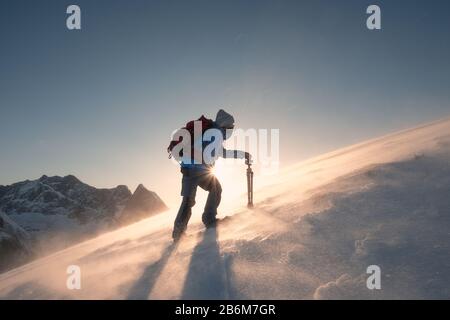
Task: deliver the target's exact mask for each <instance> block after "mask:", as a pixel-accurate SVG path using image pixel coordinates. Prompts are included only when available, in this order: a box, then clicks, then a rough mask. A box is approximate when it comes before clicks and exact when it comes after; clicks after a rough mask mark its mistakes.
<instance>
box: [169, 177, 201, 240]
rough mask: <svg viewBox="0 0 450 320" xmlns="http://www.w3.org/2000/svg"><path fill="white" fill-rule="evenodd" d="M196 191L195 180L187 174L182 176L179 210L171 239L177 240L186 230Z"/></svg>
mask: <svg viewBox="0 0 450 320" xmlns="http://www.w3.org/2000/svg"><path fill="white" fill-rule="evenodd" d="M196 191H197V179H196V178H195V177H190V176H189V174H183V180H182V187H181V195H182V196H183V200H182V201H181V205H180V209H179V210H178V214H177V217H176V218H175V223H174V226H173V233H172V237H173V238H174V239H178V238H179V237H180V236H181V235H182V234H183V233H184V231H185V230H186V228H187V224H188V222H189V219H190V218H191V214H192V207H193V206H194V205H195V194H196Z"/></svg>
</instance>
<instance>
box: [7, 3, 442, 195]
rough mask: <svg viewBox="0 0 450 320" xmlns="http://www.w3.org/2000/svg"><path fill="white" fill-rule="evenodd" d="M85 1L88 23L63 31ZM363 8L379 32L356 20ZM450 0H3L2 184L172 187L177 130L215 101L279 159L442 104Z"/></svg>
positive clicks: (425, 115)
mask: <svg viewBox="0 0 450 320" xmlns="http://www.w3.org/2000/svg"><path fill="white" fill-rule="evenodd" d="M69 4H78V5H79V6H80V7H81V10H82V30H81V31H68V30H67V29H66V25H65V20H66V17H67V15H66V13H65V11H66V7H67V6H68V5H69ZM370 4H378V5H379V6H380V7H381V9H382V28H383V29H382V30H381V31H369V30H367V29H366V27H365V20H366V17H367V15H366V14H365V10H366V8H367V6H368V5H370ZM449 12H450V2H449V1H445V0H442V1H440V0H433V1H425V0H423V1H414V0H408V1H407V0H396V1H362V0H358V1H357V0H346V1H335V0H329V1H320V0H319V1H318V0H309V1H300V0H293V1H275V0H270V1H266V0H239V1H238V0H227V1H224V0H222V1H217V0H208V1H207V0H203V1H198V0H180V1H169V0H161V1H156V0H149V1H140V0H133V1H125V0H121V1H115V0H108V1H102V0H95V1H81V0H76V1H62V0H58V1H57V0H55V1H42V0H40V1H31V0H30V1H21V0H14V1H2V2H1V4H0V40H1V43H0V58H1V59H0V150H1V151H0V152H1V153H0V154H1V155H0V184H9V183H13V182H16V181H19V180H23V179H36V178H38V177H39V176H41V175H42V174H47V175H53V174H59V175H66V174H75V175H76V176H78V177H79V178H80V179H82V180H83V181H85V182H87V183H89V184H92V185H95V186H98V187H113V186H115V185H117V184H127V185H128V186H130V188H132V189H133V188H134V187H136V185H137V184H138V183H141V182H142V183H144V184H145V185H146V186H147V187H149V188H150V189H152V190H155V191H157V192H158V193H159V194H161V195H162V196H163V198H166V199H167V198H171V197H177V196H178V192H179V178H180V177H179V173H178V170H177V168H176V167H175V166H174V165H173V164H172V163H171V162H170V161H169V160H167V154H166V151H165V148H166V145H167V143H168V140H169V136H170V133H171V132H172V130H174V129H176V128H177V127H179V126H181V125H182V124H183V123H185V122H186V121H188V120H191V119H193V118H196V117H198V116H200V115H201V114H205V115H207V116H210V117H213V116H214V114H215V112H216V111H217V109H218V107H223V108H225V109H226V110H228V111H230V112H231V113H233V114H234V116H235V118H236V120H237V126H239V127H243V128H249V127H252V128H279V129H280V139H281V162H282V165H286V164H291V163H294V162H297V161H300V160H303V159H305V158H307V157H310V156H313V155H317V154H320V153H323V152H326V151H330V150H333V149H335V148H338V147H342V146H346V145H348V144H351V143H355V142H359V141H362V140H365V139H368V138H371V137H375V136H378V135H381V134H385V133H388V132H391V131H396V130H398V129H404V128H407V127H410V126H414V125H417V124H419V123H422V122H427V121H431V120H434V119H439V118H442V117H446V116H450V90H449V88H450V62H449V57H450V37H449V35H450V19H449V18H448V14H449Z"/></svg>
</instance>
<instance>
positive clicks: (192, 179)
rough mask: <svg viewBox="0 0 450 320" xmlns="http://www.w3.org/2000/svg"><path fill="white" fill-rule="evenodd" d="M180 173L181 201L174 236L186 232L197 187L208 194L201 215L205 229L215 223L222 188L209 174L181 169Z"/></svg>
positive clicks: (214, 177)
mask: <svg viewBox="0 0 450 320" xmlns="http://www.w3.org/2000/svg"><path fill="white" fill-rule="evenodd" d="M182 172H183V180H182V186H181V196H182V197H183V200H182V202H181V205H180V209H179V210H178V214H177V217H176V219H175V223H174V236H175V235H178V234H180V233H182V232H184V230H186V227H187V224H188V222H189V219H190V218H191V214H192V207H193V206H194V205H195V195H196V193H197V187H200V188H202V189H204V190H206V191H208V192H209V194H208V199H207V200H206V205H205V209H204V211H203V215H202V221H203V223H204V224H205V226H206V227H208V226H210V225H212V224H213V223H215V222H216V215H217V207H218V206H219V204H220V199H221V195H222V187H221V185H220V183H219V180H217V178H216V176H214V175H213V174H211V173H210V172H208V171H198V170H192V169H183V170H182Z"/></svg>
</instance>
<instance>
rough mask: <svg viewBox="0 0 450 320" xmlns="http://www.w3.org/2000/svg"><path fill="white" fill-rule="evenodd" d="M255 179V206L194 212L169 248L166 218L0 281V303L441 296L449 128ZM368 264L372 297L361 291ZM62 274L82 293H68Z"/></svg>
mask: <svg viewBox="0 0 450 320" xmlns="http://www.w3.org/2000/svg"><path fill="white" fill-rule="evenodd" d="M261 179H262V178H260V179H258V177H256V179H255V187H256V189H255V203H256V204H257V207H256V209H255V210H251V211H248V210H247V209H245V208H243V207H236V208H235V209H234V211H232V214H230V213H228V215H229V217H226V218H225V219H224V220H223V222H222V223H221V224H219V226H218V227H217V229H210V230H207V231H205V232H203V227H202V226H201V224H200V223H199V219H198V216H199V213H200V210H201V204H198V205H197V206H196V207H195V208H196V210H195V211H194V216H195V217H194V218H197V219H194V221H192V222H191V224H190V226H189V229H188V232H189V235H188V236H187V237H186V238H185V239H183V240H182V241H181V242H180V243H179V244H177V245H173V244H172V243H171V240H170V229H171V225H172V221H173V218H174V216H175V214H176V212H175V210H171V211H168V212H165V213H162V214H159V215H156V216H154V217H151V218H148V219H145V220H143V221H140V222H138V223H135V224H133V225H130V226H127V227H125V228H122V229H119V230H117V231H114V232H110V233H106V234H104V235H102V236H100V237H97V238H95V239H92V240H90V241H87V242H84V243H81V244H79V245H76V246H74V247H71V248H68V249H66V250H63V251H60V252H57V253H55V254H53V255H51V256H48V257H46V258H43V259H39V260H36V261H34V262H32V263H30V264H27V265H25V266H22V267H20V268H16V269H14V270H11V271H9V272H7V273H4V274H2V275H0V297H1V298H3V299H60V298H62V299H79V298H83V299H179V298H186V299H227V298H233V299H282V298H286V299H398V298H411V299H432V298H437V299H448V298H450V289H449V288H450V274H449V273H448V270H449V268H450V247H449V246H450V241H449V240H450V231H449V230H450V197H449V194H450V120H443V121H439V122H435V123H432V124H429V125H425V126H422V127H419V128H414V129H411V130H406V131H402V132H399V133H396V134H391V135H388V136H385V137H382V138H379V139H374V140H371V141H368V142H364V143H360V144H357V145H354V146H351V147H348V148H344V149H341V150H338V151H335V152H331V153H328V154H326V155H323V156H320V157H316V158H314V159H311V160H308V161H305V162H302V163H299V164H297V165H295V166H292V167H290V168H287V169H285V170H283V172H281V173H280V174H279V175H277V176H276V177H273V178H271V179H266V178H265V181H262V180H261ZM258 186H259V189H258V188H257V187H258ZM224 192H226V186H224ZM236 203H238V202H236ZM239 203H244V201H240V202H239ZM372 264H375V265H378V266H379V267H380V268H381V272H382V288H381V290H368V289H367V287H366V279H367V276H368V275H367V274H366V269H367V267H368V266H369V265H372ZM69 265H78V266H80V268H81V279H82V280H81V283H82V288H81V289H80V290H69V289H67V287H66V279H67V274H66V270H67V267H68V266H69Z"/></svg>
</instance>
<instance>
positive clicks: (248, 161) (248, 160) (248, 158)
mask: <svg viewBox="0 0 450 320" xmlns="http://www.w3.org/2000/svg"><path fill="white" fill-rule="evenodd" d="M245 164H246V165H249V164H252V155H251V154H250V153H248V152H246V153H245Z"/></svg>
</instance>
